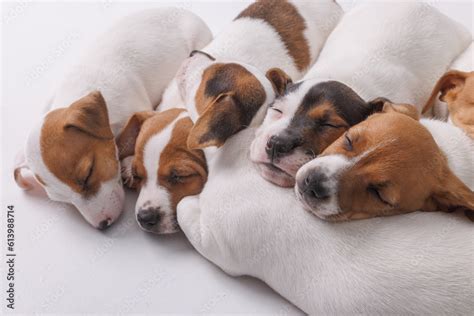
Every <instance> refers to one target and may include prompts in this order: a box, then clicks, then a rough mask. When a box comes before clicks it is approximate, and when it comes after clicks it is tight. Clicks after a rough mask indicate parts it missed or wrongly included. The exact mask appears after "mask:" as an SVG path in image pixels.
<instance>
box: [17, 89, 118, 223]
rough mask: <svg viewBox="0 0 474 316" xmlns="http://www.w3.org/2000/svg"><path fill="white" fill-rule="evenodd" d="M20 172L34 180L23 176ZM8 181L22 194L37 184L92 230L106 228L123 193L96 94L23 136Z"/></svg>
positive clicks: (53, 113) (103, 109)
mask: <svg viewBox="0 0 474 316" xmlns="http://www.w3.org/2000/svg"><path fill="white" fill-rule="evenodd" d="M24 168H26V169H30V170H31V172H32V173H33V174H34V178H30V179H28V178H26V177H24V175H23V174H22V169H24ZM14 176H15V180H16V182H17V184H18V185H19V186H20V187H21V188H23V189H31V188H33V187H35V186H38V185H41V186H42V187H43V188H44V189H45V191H46V193H47V195H48V196H49V198H51V199H52V200H55V201H60V202H65V203H69V204H73V205H74V206H75V207H76V208H77V209H78V210H79V212H80V213H81V214H82V216H83V217H84V218H85V219H86V220H87V221H88V222H89V223H90V224H91V225H92V226H94V227H96V228H99V229H104V228H106V227H108V226H109V225H110V224H112V223H113V222H114V221H115V220H116V219H117V218H118V217H119V215H120V214H121V212H122V207H123V202H124V191H123V188H122V183H121V179H120V169H119V161H118V155H117V150H116V146H115V141H114V136H113V134H112V131H111V129H110V125H109V118H108V113H107V107H106V105H105V101H104V98H103V97H102V95H101V94H100V92H92V93H90V94H89V95H87V96H85V97H83V98H81V99H79V100H78V101H76V102H74V103H73V104H71V105H70V106H69V107H67V108H60V109H56V110H53V111H51V112H49V113H48V114H47V115H46V116H45V117H44V118H43V120H42V122H41V124H40V125H38V126H37V127H35V128H34V129H33V130H32V131H31V133H30V134H29V136H28V140H27V144H26V148H25V159H24V160H23V161H20V162H19V163H18V165H17V166H16V168H15V172H14Z"/></svg>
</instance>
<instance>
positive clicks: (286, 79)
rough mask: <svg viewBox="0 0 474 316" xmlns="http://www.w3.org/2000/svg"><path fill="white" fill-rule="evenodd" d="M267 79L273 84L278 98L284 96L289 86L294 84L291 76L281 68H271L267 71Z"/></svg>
mask: <svg viewBox="0 0 474 316" xmlns="http://www.w3.org/2000/svg"><path fill="white" fill-rule="evenodd" d="M265 77H267V79H268V80H270V82H271V83H272V86H273V90H275V93H276V95H277V96H282V95H283V94H284V93H285V90H286V87H287V86H288V84H291V83H293V81H292V80H291V78H290V76H288V75H287V74H286V73H285V72H284V71H283V70H281V69H280V68H271V69H270V70H268V71H267V73H266V74H265Z"/></svg>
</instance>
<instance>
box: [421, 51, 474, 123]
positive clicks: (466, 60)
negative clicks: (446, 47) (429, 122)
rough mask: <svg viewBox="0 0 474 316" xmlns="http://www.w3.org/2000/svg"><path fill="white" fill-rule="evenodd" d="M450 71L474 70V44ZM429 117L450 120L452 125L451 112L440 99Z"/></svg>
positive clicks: (460, 56) (455, 61) (457, 59)
mask: <svg viewBox="0 0 474 316" xmlns="http://www.w3.org/2000/svg"><path fill="white" fill-rule="evenodd" d="M449 70H460V71H466V72H469V71H473V70H474V42H471V45H469V47H468V48H467V49H466V50H465V51H464V52H463V53H462V54H461V55H459V56H458V58H456V59H455V60H454V62H453V64H452V65H451V67H449ZM429 115H432V116H434V117H435V118H437V119H439V120H444V121H446V119H448V122H449V123H450V124H452V122H451V119H450V118H448V116H449V110H448V106H447V104H446V103H444V102H442V101H440V100H439V99H436V102H435V104H434V105H433V110H432V113H430V114H429Z"/></svg>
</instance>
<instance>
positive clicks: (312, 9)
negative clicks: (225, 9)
mask: <svg viewBox="0 0 474 316" xmlns="http://www.w3.org/2000/svg"><path fill="white" fill-rule="evenodd" d="M290 2H291V4H292V5H293V6H294V7H295V8H296V10H297V11H298V13H299V14H300V15H301V16H302V17H303V19H304V20H305V24H306V29H305V31H304V35H305V40H306V43H307V44H308V46H309V53H310V56H309V57H310V65H309V66H311V65H312V63H313V62H314V61H315V60H316V58H317V56H318V55H319V52H320V51H321V49H322V46H323V44H324V42H325V40H326V38H327V37H328V36H329V34H330V32H331V31H332V30H333V29H334V27H335V26H336V24H337V22H338V21H339V19H340V17H341V16H342V13H343V12H342V9H341V7H340V6H339V5H338V4H337V3H336V2H334V1H332V0H322V1H318V2H310V1H290ZM202 50H203V51H204V52H205V53H207V54H209V55H210V56H212V57H214V58H215V59H216V60H215V61H213V62H216V63H238V64H241V65H244V66H245V68H247V70H249V71H251V72H252V73H253V74H254V75H256V76H257V74H258V73H260V74H261V75H259V76H260V77H263V76H264V74H265V73H266V72H267V71H268V70H269V69H271V68H274V67H279V68H281V69H283V70H284V71H285V72H286V73H287V74H288V75H289V76H290V77H291V78H292V79H294V80H297V79H300V78H301V77H302V76H303V75H304V73H305V72H306V70H307V69H298V68H297V65H296V63H295V60H294V59H293V58H292V56H290V54H289V51H288V49H287V47H286V46H285V43H284V42H283V41H282V38H281V36H280V34H279V33H278V32H277V31H276V30H275V28H274V27H273V26H272V25H270V24H269V23H268V22H267V21H265V20H263V19H257V18H249V17H240V18H237V19H235V20H234V21H233V22H232V23H230V24H229V26H228V27H227V28H225V29H224V30H223V31H222V32H221V33H220V34H219V35H217V36H216V37H215V38H214V39H213V40H212V41H211V42H210V43H209V45H207V46H206V47H204V48H203V49H202ZM196 57H197V56H196ZM210 64H211V61H210V60H209V59H208V58H207V57H205V56H202V55H201V56H200V57H199V58H190V59H188V60H187V61H186V62H184V64H183V65H182V67H181V70H180V72H179V73H178V74H177V77H176V80H177V82H178V86H179V87H180V89H181V90H180V91H179V93H180V95H181V97H182V99H184V100H186V101H187V102H185V104H186V107H187V109H188V112H189V113H190V116H191V118H192V119H193V120H195V119H196V118H197V117H198V114H197V111H196V106H195V102H194V98H193V97H190V96H195V95H196V91H197V89H198V87H199V83H200V81H201V78H202V74H203V71H204V70H205V68H206V67H208V66H209V65H210ZM259 79H260V78H259ZM263 79H264V78H263ZM264 80H265V79H264ZM260 81H261V80H260ZM265 81H267V80H265ZM169 89H172V90H174V89H175V87H173V86H170V88H169ZM167 92H168V91H167ZM167 94H168V93H167ZM170 94H171V93H170ZM170 98H171V97H170ZM174 99H177V98H176V97H175V98H174ZM159 110H161V108H160V109H159ZM261 119H263V117H260V120H261Z"/></svg>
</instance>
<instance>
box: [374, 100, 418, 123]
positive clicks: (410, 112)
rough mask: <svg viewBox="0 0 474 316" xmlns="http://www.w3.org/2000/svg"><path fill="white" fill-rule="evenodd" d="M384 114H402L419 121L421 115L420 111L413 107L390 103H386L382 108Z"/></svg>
mask: <svg viewBox="0 0 474 316" xmlns="http://www.w3.org/2000/svg"><path fill="white" fill-rule="evenodd" d="M382 112H383V113H400V114H404V115H407V116H409V117H411V118H412V119H414V120H419V119H420V115H419V114H418V110H417V109H416V107H414V106H413V105H409V104H395V103H390V102H385V103H384V105H383V108H382Z"/></svg>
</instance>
